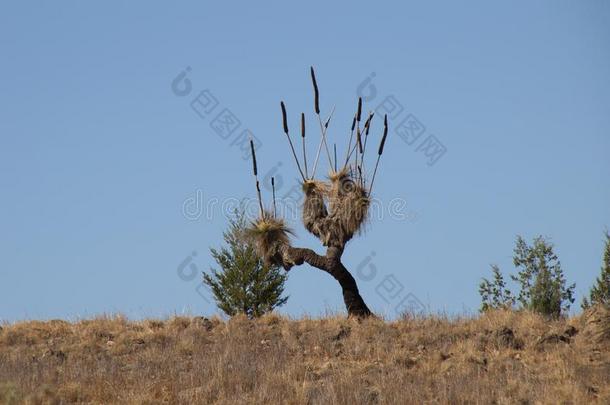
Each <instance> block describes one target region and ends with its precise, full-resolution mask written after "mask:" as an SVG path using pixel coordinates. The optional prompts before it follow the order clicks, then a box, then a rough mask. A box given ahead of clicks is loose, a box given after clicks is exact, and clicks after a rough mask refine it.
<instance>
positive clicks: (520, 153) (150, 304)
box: [0, 1, 610, 321]
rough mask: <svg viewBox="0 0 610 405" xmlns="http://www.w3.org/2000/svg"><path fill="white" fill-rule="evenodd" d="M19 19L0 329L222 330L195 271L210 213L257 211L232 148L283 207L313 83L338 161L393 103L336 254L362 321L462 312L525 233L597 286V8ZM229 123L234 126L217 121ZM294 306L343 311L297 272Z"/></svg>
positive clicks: (74, 13)
mask: <svg viewBox="0 0 610 405" xmlns="http://www.w3.org/2000/svg"><path fill="white" fill-rule="evenodd" d="M25 3H26V2H21V1H13V2H2V3H1V5H0V190H1V192H2V198H0V321H1V320H9V321H11V320H17V319H27V318H70V319H72V318H77V317H86V316H93V315H95V314H99V313H115V312H122V313H124V314H127V315H128V316H130V317H146V316H167V315H171V314H174V313H183V312H187V313H191V314H213V313H215V312H216V309H215V307H214V305H213V304H210V303H209V302H208V301H209V300H210V295H209V293H207V292H206V291H205V290H203V289H201V288H199V287H198V282H199V281H200V277H199V275H195V274H196V273H198V272H201V271H204V270H207V269H209V267H210V266H211V265H212V264H213V263H212V260H211V258H210V255H209V251H208V249H209V247H211V246H218V245H219V243H220V242H221V236H222V231H223V229H224V228H225V226H226V218H225V217H224V216H223V213H222V211H223V209H222V207H221V206H220V205H221V203H222V202H225V204H224V208H225V210H226V209H227V208H228V207H229V206H230V205H231V204H233V203H234V202H235V201H236V200H237V199H241V198H254V197H255V195H256V194H255V189H254V185H253V181H252V176H251V172H250V162H249V161H247V160H244V159H242V154H243V152H242V151H240V140H241V139H243V138H240V134H241V133H242V131H244V130H246V129H248V130H250V131H251V132H252V133H253V134H254V135H255V137H256V138H257V139H258V140H259V141H260V145H261V146H260V148H259V152H258V155H259V156H258V158H259V170H260V172H261V173H262V174H263V175H264V174H267V173H269V171H270V170H272V169H274V168H276V169H278V167H276V166H277V165H278V163H279V164H281V166H279V171H277V172H275V173H276V176H278V179H280V178H279V176H281V183H282V184H278V186H280V187H279V188H280V190H278V194H282V195H284V194H285V193H287V192H288V191H289V189H290V187H291V186H292V185H293V184H294V183H295V181H296V179H297V171H296V169H295V167H294V164H293V162H292V159H291V157H290V155H289V149H288V145H287V143H286V139H285V137H284V136H283V135H282V129H281V121H280V109H279V102H280V100H285V101H286V104H287V107H288V114H289V118H290V125H291V128H293V132H294V133H295V134H296V133H297V128H298V116H299V114H300V112H301V111H305V112H306V114H308V119H309V121H308V137H307V139H308V141H309V148H310V151H309V154H310V159H312V160H313V157H312V155H313V154H314V149H315V147H316V146H317V140H318V139H319V138H318V136H319V131H316V127H315V126H314V124H317V122H316V121H314V116H313V106H312V103H313V102H312V98H313V97H312V91H311V83H310V81H309V71H308V69H309V66H310V65H314V66H315V67H316V71H317V75H318V82H319V86H320V91H321V107H322V113H323V115H327V114H328V113H329V111H330V110H331V109H332V107H333V106H334V105H336V111H335V116H334V118H333V121H332V122H331V127H330V131H329V138H330V140H331V141H333V142H334V141H337V142H339V155H340V156H341V155H343V153H344V150H345V143H346V140H347V139H348V136H349V126H350V124H351V117H352V115H353V113H354V109H355V105H356V100H357V97H358V95H362V96H364V97H365V99H366V100H368V102H367V103H365V110H367V111H368V110H370V109H376V108H378V107H379V108H381V109H383V108H386V107H387V106H388V103H390V104H392V103H393V104H392V105H393V106H394V110H392V111H393V112H392V114H390V115H391V120H390V135H389V138H388V143H387V146H386V152H385V153H384V156H383V159H382V161H381V164H380V169H379V170H380V171H379V173H378V177H377V179H376V181H375V184H376V185H375V190H374V196H375V198H377V199H379V201H380V202H381V205H382V207H383V212H384V214H383V215H382V216H376V217H375V218H372V219H371V223H370V226H369V227H368V228H367V231H366V233H365V234H363V235H361V236H360V237H358V238H355V239H354V240H353V241H352V242H350V244H349V245H348V247H347V249H346V251H345V255H344V261H345V263H346V265H347V266H348V268H350V269H351V270H353V272H354V274H355V275H356V278H357V279H358V280H359V284H360V289H361V292H362V295H363V296H364V298H365V300H366V301H367V302H368V303H369V305H370V306H371V307H372V309H373V310H374V311H376V312H378V313H382V314H385V315H387V316H389V317H392V316H395V314H396V311H397V307H398V308H401V305H402V306H404V305H407V304H408V305H416V306H417V305H420V304H419V303H418V302H421V305H423V306H425V308H426V310H427V311H432V312H438V311H444V312H448V313H452V314H459V313H464V312H474V311H476V310H477V308H478V306H479V295H478V293H477V287H478V283H479V281H480V279H481V277H483V276H487V275H488V274H490V271H489V266H490V264H492V263H496V264H498V265H499V266H500V267H501V268H502V269H503V270H504V271H505V272H512V271H514V269H513V266H512V260H511V257H512V249H513V246H514V240H515V237H516V235H518V234H521V235H523V236H524V237H526V238H528V239H531V238H532V237H534V236H535V235H538V234H541V235H545V236H548V237H549V238H551V240H552V241H553V242H554V243H555V247H556V252H557V254H558V255H559V258H560V259H561V262H562V265H563V267H564V270H565V272H566V275H567V278H568V280H569V281H571V282H576V285H577V288H576V291H577V294H578V296H577V299H578V302H580V299H581V298H582V296H583V294H584V293H585V292H586V291H587V290H588V288H589V287H590V285H591V284H592V282H593V280H594V278H595V277H596V275H597V274H598V273H599V269H600V265H601V256H602V249H603V231H604V229H605V227H610V182H609V181H608V178H609V177H610V176H609V175H610V153H609V152H610V3H608V2H605V1H580V2H576V1H537V2H529V1H521V2H510V4H509V2H505V3H504V4H500V3H499V2H488V1H480V2H468V3H464V2H459V3H458V2H436V1H434V2H418V3H414V2H403V1H396V2H370V1H369V2H350V3H349V6H348V5H347V3H343V4H341V5H339V4H337V3H333V2H318V1H308V2H303V3H302V4H299V5H297V4H296V3H289V2H277V1H276V2H264V3H263V2H243V3H236V2H202V1H193V2H173V3H171V4H170V3H168V2H156V1H155V2H153V1H130V2H127V1H123V2H118V1H104V2H95V4H94V2H81V1H63V2H50V1H46V2H42V1H40V2H37V1H32V2H28V3H29V4H25ZM492 3H493V4H492ZM187 68H188V72H187V76H186V79H187V80H188V82H185V81H184V80H177V81H176V82H175V83H173V82H174V80H175V78H176V77H177V76H178V75H179V74H180V73H181V72H183V71H186V69H187ZM371 77H372V81H370V82H364V81H365V79H367V78H371ZM172 83H173V84H172ZM206 90H207V91H206ZM204 91H206V92H204ZM202 92H203V93H202ZM193 101H195V104H193V105H194V106H195V108H193V107H192V103H193ZM206 101H207V102H208V103H207V104H206V103H205V102H206ZM384 106H385V107H384ZM225 109H227V111H229V112H230V114H232V116H231V117H232V119H233V122H234V123H235V124H236V125H233V126H231V127H230V128H229V129H230V130H233V131H234V132H229V129H227V128H228V127H222V126H219V125H218V121H214V120H215V119H216V117H217V116H218V115H219V114H221V118H222V117H224V116H226V114H227V111H225ZM195 110H197V111H195ZM208 110H209V111H210V112H209V114H208V113H207V112H206V111H208ZM200 114H201V115H200ZM222 114H225V115H222ZM394 116H395V117H394ZM237 124H239V125H237ZM407 124H409V125H410V126H409V130H407V129H406V128H407ZM401 125H402V126H401ZM373 128H374V130H373V131H372V134H371V136H372V138H371V142H373V144H374V145H375V147H376V145H377V142H378V139H379V134H380V130H381V121H380V120H375V122H374V126H373ZM398 128H402V132H401V133H397V132H396V130H397V129H398ZM409 131H410V132H409ZM401 135H402V137H401ZM430 136H433V137H430ZM225 137H226V139H224V138H225ZM296 139H297V140H298V137H297V138H296ZM433 141H435V142H439V143H438V144H432V146H436V147H438V148H439V149H436V150H437V151H439V150H440V151H442V150H445V152H444V154H442V155H440V153H439V154H433V152H434V148H432V149H429V148H428V149H427V148H426V145H427V146H430V143H431V142H433ZM441 145H442V146H441ZM371 149H372V150H373V149H374V147H373V148H371ZM426 152H428V154H431V155H432V157H429V156H426ZM439 156H440V157H439ZM369 157H373V155H372V154H371V155H370V156H369ZM322 158H323V159H322V160H321V162H325V160H324V159H326V156H325V155H322ZM435 158H438V160H436V162H435V163H434V164H432V165H429V163H430V162H431V161H433V160H434V159H435ZM371 162H372V161H371ZM310 164H311V163H310ZM370 167H371V164H369V168H370ZM324 168H325V169H324V171H326V166H324ZM278 183H279V182H278ZM198 192H199V194H198ZM263 194H264V196H265V198H266V201H269V197H270V195H269V194H270V193H269V192H268V191H267V189H266V188H263ZM198 195H199V197H198ZM198 200H200V201H201V203H200V204H198V203H197V201H198ZM215 201H218V203H215ZM392 201H394V202H393V203H392ZM396 201H397V202H396ZM401 201H403V202H404V203H401ZM205 207H209V209H206V208H205ZM390 211H391V212H390ZM291 223H292V226H293V227H294V229H295V230H296V233H297V238H296V240H295V244H297V245H303V246H309V247H314V248H316V249H317V250H318V251H321V249H320V247H319V245H318V244H317V243H316V241H315V240H314V239H313V238H312V237H311V236H310V235H308V234H307V233H306V232H305V231H304V229H303V228H302V225H301V224H300V223H299V222H298V221H296V220H291ZM193 252H195V253H196V255H193ZM286 290H287V293H288V294H289V295H290V299H289V301H288V304H287V305H286V306H285V307H283V308H282V309H281V312H283V313H287V314H290V315H292V316H299V315H302V314H310V315H314V316H317V315H322V314H324V313H326V312H329V311H330V312H334V311H343V310H344V307H343V302H342V299H341V295H340V289H339V287H338V284H337V283H336V282H335V281H334V280H333V279H332V278H331V277H330V276H328V275H327V274H325V273H322V272H320V271H319V270H316V269H312V268H310V267H308V266H301V267H297V268H294V269H293V270H292V271H291V272H290V276H289V281H288V284H287V288H286ZM413 297H416V298H413ZM578 302H577V303H578Z"/></svg>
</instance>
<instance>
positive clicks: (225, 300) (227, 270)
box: [203, 209, 288, 318]
mask: <svg viewBox="0 0 610 405" xmlns="http://www.w3.org/2000/svg"><path fill="white" fill-rule="evenodd" d="M246 226H247V222H246V218H245V213H244V211H243V209H242V210H237V211H236V212H235V216H234V218H232V219H230V225H229V229H228V230H227V231H226V232H224V234H223V237H224V241H225V243H226V244H227V246H225V247H222V248H221V249H220V250H216V249H210V252H211V254H212V257H213V258H214V260H215V261H216V262H217V263H218V265H219V266H220V268H221V270H220V271H216V270H214V269H211V272H210V274H206V273H204V274H203V281H204V283H206V284H207V285H209V286H210V288H211V289H212V294H213V295H214V299H215V301H216V304H217V305H218V308H220V309H221V310H222V311H223V312H224V313H225V314H227V315H229V316H234V315H236V314H238V313H243V314H245V315H247V316H248V317H249V318H254V317H259V316H261V315H263V314H264V313H267V312H270V311H272V310H273V309H274V308H276V307H279V306H281V305H283V304H285V303H286V301H287V300H288V297H282V294H283V292H284V283H285V282H286V279H287V276H286V274H284V273H282V272H281V270H280V269H279V268H278V267H276V266H265V265H264V264H263V261H262V260H261V258H260V257H259V256H258V255H257V253H256V251H255V249H254V246H253V245H252V244H251V242H250V241H249V240H248V239H247V238H246V236H245V229H246Z"/></svg>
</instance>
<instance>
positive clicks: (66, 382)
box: [0, 311, 610, 404]
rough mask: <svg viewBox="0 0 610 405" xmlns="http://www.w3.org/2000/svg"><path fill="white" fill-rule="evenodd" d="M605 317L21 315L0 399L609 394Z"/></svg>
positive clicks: (388, 400)
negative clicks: (136, 318)
mask: <svg viewBox="0 0 610 405" xmlns="http://www.w3.org/2000/svg"><path fill="white" fill-rule="evenodd" d="M609 328H610V316H609V315H608V312H607V311H606V312H603V311H602V312H600V311H597V312H591V313H588V314H587V315H586V316H582V317H578V318H572V319H569V320H562V321H545V320H543V319H541V318H540V317H538V316H536V315H533V314H529V313H513V312H495V313H490V314H486V315H483V316H481V317H478V318H475V319H453V320H448V319H444V318H442V317H429V318H422V319H413V318H405V319H402V320H400V321H395V322H386V321H382V320H379V319H368V320H365V321H362V322H358V321H356V320H352V319H349V320H348V319H343V318H326V319H319V320H313V319H302V320H289V319H286V318H282V317H279V316H276V315H268V316H265V317H263V318H262V319H259V320H256V321H249V320H247V319H245V318H242V317H236V318H234V319H232V320H230V321H228V322H225V321H221V320H218V319H211V320H208V319H204V318H182V317H176V318H172V319H169V320H145V321H141V322H131V321H128V320H126V319H125V318H122V317H105V318H97V319H93V320H84V321H79V322H76V323H68V322H64V321H49V322H38V321H31V322H20V323H15V324H11V325H4V326H3V329H2V330H1V331H0V403H7V404H8V403H32V404H36V403H48V404H60V403H100V404H101V403H103V404H115V403H116V404H132V403H134V404H158V403H171V404H174V403H223V404H235V403H238V404H252V403H261V404H262V403H270V404H276V403H283V404H286V403H287V404H305V403H311V404H360V403H366V404H369V403H370V404H377V403H380V404H404V403H452V404H454V403H481V404H489V403H496V404H513V403H524V404H525V403H531V404H537V403H548V404H560V403H573V404H582V403H590V402H598V403H610V350H609V342H610V333H608V332H609V331H610V329H609Z"/></svg>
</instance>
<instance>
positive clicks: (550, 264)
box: [479, 236, 576, 318]
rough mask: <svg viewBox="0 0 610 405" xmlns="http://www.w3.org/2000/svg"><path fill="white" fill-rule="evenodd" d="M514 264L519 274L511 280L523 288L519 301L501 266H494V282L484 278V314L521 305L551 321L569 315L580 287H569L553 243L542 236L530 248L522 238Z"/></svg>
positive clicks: (482, 307)
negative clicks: (575, 294)
mask: <svg viewBox="0 0 610 405" xmlns="http://www.w3.org/2000/svg"><path fill="white" fill-rule="evenodd" d="M513 263H514V265H515V267H516V268H517V270H518V273H517V275H516V276H515V275H511V279H512V280H513V281H515V282H517V283H518V284H519V287H520V290H519V294H518V295H517V296H516V297H515V296H514V295H513V294H512V293H511V291H510V289H509V288H507V287H506V283H505V281H504V277H503V276H502V273H501V272H500V269H499V268H498V266H492V271H493V274H494V279H493V281H489V280H487V279H485V278H484V279H483V281H482V282H481V284H479V294H480V295H481V300H482V304H481V311H486V310H488V309H497V308H512V307H513V305H515V303H517V302H518V303H519V304H520V307H521V308H522V309H528V310H531V311H534V312H537V313H540V314H542V315H544V316H547V317H550V318H559V317H560V316H561V315H562V314H564V313H565V312H567V311H569V309H570V305H571V304H572V303H573V302H574V289H575V288H576V285H575V284H572V285H569V286H567V285H566V279H565V276H564V274H563V270H562V268H561V263H560V262H559V260H558V258H557V255H556V254H555V253H554V252H553V245H552V244H551V243H549V242H547V241H546V240H545V239H544V238H543V237H542V236H538V237H536V238H534V241H533V244H532V245H531V246H530V245H528V244H527V242H526V241H525V240H524V239H523V238H522V237H521V236H518V237H517V241H516V246H515V249H514V255H513Z"/></svg>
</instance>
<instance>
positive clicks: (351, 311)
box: [286, 247, 372, 318]
mask: <svg viewBox="0 0 610 405" xmlns="http://www.w3.org/2000/svg"><path fill="white" fill-rule="evenodd" d="M286 249H287V252H286V253H287V256H289V257H290V259H291V261H292V262H293V263H294V264H295V265H297V266H298V265H301V264H303V262H305V263H307V264H309V265H310V266H313V267H315V268H318V269H320V270H324V271H325V272H327V273H329V274H330V275H331V276H333V277H334V278H335V280H337V281H338V282H339V285H341V289H342V290H343V302H344V303H345V307H346V309H347V314H348V315H349V316H355V317H358V318H364V317H367V316H370V315H372V313H371V310H370V309H369V308H368V307H367V306H366V303H365V302H364V300H363V299H362V297H361V296H360V292H359V291H358V285H357V284H356V280H355V279H354V277H353V276H352V275H351V273H350V272H349V271H348V270H347V269H346V268H345V266H344V265H343V263H341V255H342V254H343V249H340V248H337V247H329V248H328V249H327V251H326V256H320V255H319V254H317V253H316V252H314V251H313V250H311V249H303V248H293V247H287V248H286ZM290 267H292V266H289V267H288V268H286V270H289V269H290Z"/></svg>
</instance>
